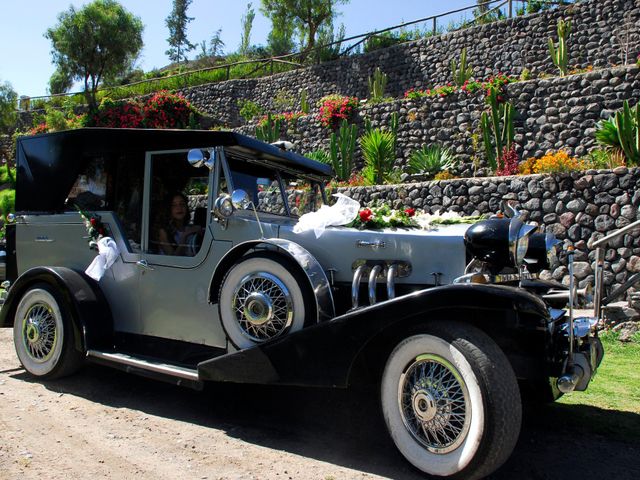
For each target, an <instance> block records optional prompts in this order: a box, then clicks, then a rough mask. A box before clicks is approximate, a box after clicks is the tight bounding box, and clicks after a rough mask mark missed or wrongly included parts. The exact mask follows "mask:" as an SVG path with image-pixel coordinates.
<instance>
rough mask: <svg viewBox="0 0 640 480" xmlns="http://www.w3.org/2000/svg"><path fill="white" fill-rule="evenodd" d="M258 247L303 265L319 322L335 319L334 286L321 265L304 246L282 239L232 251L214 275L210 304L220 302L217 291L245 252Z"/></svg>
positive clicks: (269, 239)
mask: <svg viewBox="0 0 640 480" xmlns="http://www.w3.org/2000/svg"><path fill="white" fill-rule="evenodd" d="M257 248H271V249H275V250H276V251H277V252H278V253H279V254H281V255H285V256H287V257H289V258H290V259H292V260H293V261H295V262H296V263H297V264H298V265H299V266H300V270H301V271H302V272H303V273H304V274H305V277H306V278H307V280H308V281H309V286H310V288H311V290H312V291H313V294H314V297H315V299H316V311H317V312H318V319H317V321H318V322H324V321H327V320H330V319H331V318H333V317H334V316H335V309H334V303H333V295H332V293H331V285H330V284H329V280H328V279H327V276H326V274H325V273H324V270H323V269H322V266H321V265H320V262H318V260H316V258H315V257H314V256H313V255H311V253H309V251H308V250H306V249H305V248H303V247H301V246H300V245H299V244H297V243H295V242H292V241H291V240H285V239H282V238H268V239H261V240H251V241H248V242H243V243H240V244H238V245H236V246H235V247H234V248H232V249H231V250H229V251H228V252H227V253H226V254H225V256H224V257H222V259H221V260H220V261H219V262H218V265H217V266H216V268H215V270H214V272H213V277H212V279H211V284H210V287H209V301H210V302H211V303H217V302H218V292H219V290H220V287H221V285H222V281H223V279H224V276H225V275H226V273H227V272H228V271H229V269H230V268H231V267H232V266H233V265H234V264H235V263H236V262H237V261H238V260H239V259H240V257H242V256H243V255H244V254H245V253H247V252H248V251H249V250H254V249H257Z"/></svg>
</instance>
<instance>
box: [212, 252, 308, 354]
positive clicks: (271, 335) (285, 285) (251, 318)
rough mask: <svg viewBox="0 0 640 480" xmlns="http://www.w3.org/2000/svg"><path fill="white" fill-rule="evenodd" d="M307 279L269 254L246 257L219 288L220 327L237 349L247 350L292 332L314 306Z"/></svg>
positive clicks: (280, 259) (285, 260)
mask: <svg viewBox="0 0 640 480" xmlns="http://www.w3.org/2000/svg"><path fill="white" fill-rule="evenodd" d="M308 283H309V282H308V280H307V279H306V278H304V276H303V275H302V274H301V273H299V271H298V266H297V265H295V264H294V262H293V261H290V260H289V259H286V258H284V257H282V256H279V255H277V254H274V253H271V252H259V253H254V254H251V255H247V256H246V257H243V258H242V259H240V261H239V262H238V263H236V264H235V265H234V266H233V267H231V269H230V270H229V272H228V273H227V276H226V277H225V279H224V281H223V282H222V286H221V288H220V296H219V299H218V308H219V313H220V320H221V322H222V327H223V328H224V331H225V332H226V334H227V337H228V338H229V340H230V341H231V342H232V343H233V344H234V345H235V346H236V347H238V348H249V347H252V346H254V345H257V344H260V343H264V342H267V341H270V340H273V339H275V338H278V337H281V336H283V335H286V334H287V333H290V332H295V331H296V330H299V329H301V328H302V327H304V325H305V324H306V321H307V320H306V319H307V318H310V315H311V312H312V311H314V309H313V305H315V302H314V299H313V292H311V288H310V286H309V285H308Z"/></svg>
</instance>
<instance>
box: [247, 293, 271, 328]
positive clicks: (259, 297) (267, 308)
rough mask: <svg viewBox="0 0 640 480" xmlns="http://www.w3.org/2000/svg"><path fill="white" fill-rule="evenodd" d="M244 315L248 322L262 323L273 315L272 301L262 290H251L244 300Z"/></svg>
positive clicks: (257, 324) (253, 323)
mask: <svg viewBox="0 0 640 480" xmlns="http://www.w3.org/2000/svg"><path fill="white" fill-rule="evenodd" d="M244 315H245V317H246V318H247V321H248V322H249V323H250V324H252V325H256V326H259V325H264V324H265V323H267V322H268V321H270V320H271V318H272V317H273V302H272V301H271V299H270V298H269V297H268V296H267V295H265V294H264V293H262V292H252V293H250V294H249V296H248V297H247V299H246V301H245V305H244Z"/></svg>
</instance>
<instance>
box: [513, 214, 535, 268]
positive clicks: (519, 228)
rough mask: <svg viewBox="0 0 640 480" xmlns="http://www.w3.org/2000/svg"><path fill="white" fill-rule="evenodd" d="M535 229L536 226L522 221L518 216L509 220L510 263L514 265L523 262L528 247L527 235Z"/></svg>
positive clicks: (517, 265)
mask: <svg viewBox="0 0 640 480" xmlns="http://www.w3.org/2000/svg"><path fill="white" fill-rule="evenodd" d="M535 231H536V227H534V226H533V225H528V224H526V223H524V222H523V221H522V220H520V218H519V217H514V218H512V219H511V221H510V222H509V253H510V255H511V263H512V264H513V265H515V266H516V267H519V266H520V265H522V263H523V262H524V258H525V255H526V254H527V249H528V248H529V237H530V236H531V235H533V232H535Z"/></svg>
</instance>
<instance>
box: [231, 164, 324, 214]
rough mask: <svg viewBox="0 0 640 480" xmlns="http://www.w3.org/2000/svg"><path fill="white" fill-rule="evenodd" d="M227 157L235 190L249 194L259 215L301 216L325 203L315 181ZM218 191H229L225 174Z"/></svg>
mask: <svg viewBox="0 0 640 480" xmlns="http://www.w3.org/2000/svg"><path fill="white" fill-rule="evenodd" d="M227 158H228V159H229V167H230V170H231V180H232V183H233V185H232V186H233V189H234V190H237V189H242V190H244V191H246V192H247V193H248V194H249V198H250V199H251V201H252V202H253V204H254V205H255V206H256V210H257V211H258V212H262V213H271V214H275V215H287V214H290V215H291V216H295V217H299V216H301V215H304V214H305V213H309V212H315V211H316V210H318V209H319V208H320V207H321V206H322V204H323V196H322V187H321V186H320V184H319V183H318V182H316V181H315V180H313V179H310V178H305V177H303V176H300V175H295V174H292V173H289V172H282V171H278V170H275V169H273V168H269V167H268V166H265V165H261V164H259V163H255V162H247V161H244V160H242V159H238V158H233V156H232V155H229V156H228V157H227ZM219 191H221V192H227V191H228V185H227V182H226V180H225V179H224V175H223V178H222V179H221V185H220V190H219ZM287 208H288V210H287Z"/></svg>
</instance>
